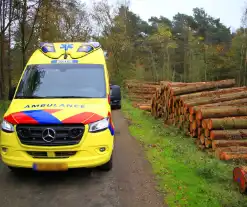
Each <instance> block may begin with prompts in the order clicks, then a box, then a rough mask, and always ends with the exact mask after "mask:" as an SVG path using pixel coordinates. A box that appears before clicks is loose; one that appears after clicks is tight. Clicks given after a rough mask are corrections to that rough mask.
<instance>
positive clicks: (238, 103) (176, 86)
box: [151, 79, 247, 160]
mask: <svg viewBox="0 0 247 207" xmlns="http://www.w3.org/2000/svg"><path fill="white" fill-rule="evenodd" d="M160 85H161V87H160V88H159V89H158V90H156V92H155V94H154V95H153V98H152V100H151V114H152V115H153V116H154V117H156V118H159V117H162V118H163V119H164V122H165V123H166V124H172V125H175V126H177V127H178V128H180V129H183V130H184V131H185V132H186V134H188V135H190V136H191V137H194V138H197V139H196V143H197V145H198V146H199V147H200V148H201V149H212V150H213V151H214V154H215V155H216V156H217V157H218V158H219V159H222V160H230V159H247V87H235V80H234V79H229V80H221V81H213V82H195V83H177V82H161V83H160Z"/></svg>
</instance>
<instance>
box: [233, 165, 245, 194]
mask: <svg viewBox="0 0 247 207" xmlns="http://www.w3.org/2000/svg"><path fill="white" fill-rule="evenodd" d="M233 180H234V181H235V182H236V183H238V187H239V190H240V192H241V193H245V192H246V186H247V181H246V172H245V171H244V170H243V169H242V167H235V168H234V169H233Z"/></svg>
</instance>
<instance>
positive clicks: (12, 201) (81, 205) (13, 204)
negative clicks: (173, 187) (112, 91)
mask: <svg viewBox="0 0 247 207" xmlns="http://www.w3.org/2000/svg"><path fill="white" fill-rule="evenodd" d="M113 120H114V124H115V127H116V135H115V138H116V143H115V152H114V161H113V162H114V166H113V169H112V171H110V172H100V171H97V170H94V171H92V172H91V173H90V172H88V171H87V170H73V171H71V172H70V171H69V172H63V173H60V172H59V173H42V174H41V173H34V172H32V171H30V172H29V171H27V172H25V173H23V175H19V176H15V175H14V174H12V173H11V172H10V171H9V170H8V168H6V167H5V166H4V165H3V164H2V163H1V164H0V207H162V206H163V204H162V203H163V199H162V196H161V195H160V194H159V193H158V192H157V191H156V190H155V184H154V178H153V176H152V173H151V167H150V164H149V163H148V162H147V161H146V160H145V155H144V153H143V151H142V149H141V147H140V146H139V144H138V143H137V141H136V140H135V139H134V138H132V137H131V136H130V135H129V132H128V123H127V120H125V119H124V117H123V115H122V113H121V111H114V112H113Z"/></svg>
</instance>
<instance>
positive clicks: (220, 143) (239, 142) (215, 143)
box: [212, 140, 247, 150]
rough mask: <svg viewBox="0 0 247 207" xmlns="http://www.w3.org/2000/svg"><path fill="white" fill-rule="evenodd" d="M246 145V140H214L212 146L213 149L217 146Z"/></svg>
mask: <svg viewBox="0 0 247 207" xmlns="http://www.w3.org/2000/svg"><path fill="white" fill-rule="evenodd" d="M238 146H240V147H247V140H214V141H213V142H212V148H213V150H215V149H216V148H218V147H238Z"/></svg>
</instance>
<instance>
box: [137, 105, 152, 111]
mask: <svg viewBox="0 0 247 207" xmlns="http://www.w3.org/2000/svg"><path fill="white" fill-rule="evenodd" d="M139 109H141V110H144V111H151V105H140V106H139Z"/></svg>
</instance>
